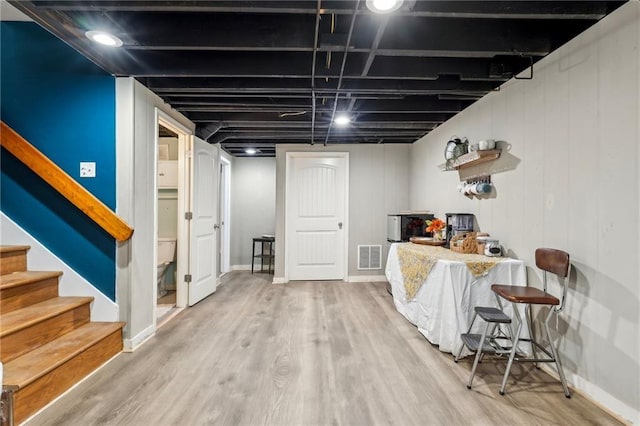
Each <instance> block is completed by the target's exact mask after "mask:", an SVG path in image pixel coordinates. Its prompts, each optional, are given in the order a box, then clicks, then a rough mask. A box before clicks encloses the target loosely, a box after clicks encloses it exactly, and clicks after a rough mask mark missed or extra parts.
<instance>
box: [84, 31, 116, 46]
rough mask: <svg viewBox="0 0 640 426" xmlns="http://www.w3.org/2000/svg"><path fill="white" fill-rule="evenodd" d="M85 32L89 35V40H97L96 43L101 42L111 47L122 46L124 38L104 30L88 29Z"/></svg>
mask: <svg viewBox="0 0 640 426" xmlns="http://www.w3.org/2000/svg"><path fill="white" fill-rule="evenodd" d="M84 34H85V35H86V36H87V38H88V39H89V40H91V41H95V42H96V43H100V44H102V45H105V46H109V47H120V46H122V40H120V39H119V38H118V37H116V36H114V35H112V34H109V33H107V32H104V31H87V32H86V33H84Z"/></svg>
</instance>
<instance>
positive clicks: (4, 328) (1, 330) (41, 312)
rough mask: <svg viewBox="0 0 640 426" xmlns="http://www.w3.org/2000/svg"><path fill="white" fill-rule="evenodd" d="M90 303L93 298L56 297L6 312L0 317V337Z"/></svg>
mask: <svg viewBox="0 0 640 426" xmlns="http://www.w3.org/2000/svg"><path fill="white" fill-rule="evenodd" d="M92 301H93V297H56V298H54V299H49V300H45V301H44V302H40V303H36V304H34V305H30V306H27V307H24V308H21V309H17V310H15V311H11V312H7V313H5V314H3V315H2V317H0V337H2V336H6V335H9V334H12V333H15V332H16V331H18V330H22V329H24V328H27V327H30V326H32V325H34V324H37V323H38V322H41V321H44V320H46V319H48V318H52V317H54V316H56V315H59V314H61V313H63V312H66V311H70V310H72V309H74V308H77V307H78V306H82V305H84V304H86V303H91V302H92Z"/></svg>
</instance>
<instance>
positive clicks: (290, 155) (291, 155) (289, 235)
mask: <svg viewBox="0 0 640 426" xmlns="http://www.w3.org/2000/svg"><path fill="white" fill-rule="evenodd" d="M295 158H343V159H345V160H346V161H345V179H346V187H345V190H344V197H345V199H344V209H345V211H344V225H343V228H342V229H343V231H344V259H343V271H342V280H343V281H348V280H349V153H348V152H313V151H307V152H291V151H290V152H287V153H286V167H285V207H284V211H285V214H284V235H285V246H284V282H289V254H290V251H289V250H290V247H292V245H291V241H292V239H293V232H292V229H291V226H290V225H289V219H288V218H290V217H292V214H293V213H292V212H290V211H289V210H290V209H291V208H292V207H293V203H290V202H289V200H291V192H292V191H293V184H292V182H291V180H290V179H291V169H292V163H293V160H294V159H295Z"/></svg>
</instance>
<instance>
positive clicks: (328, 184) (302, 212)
mask: <svg viewBox="0 0 640 426" xmlns="http://www.w3.org/2000/svg"><path fill="white" fill-rule="evenodd" d="M286 173H287V191H286V193H287V196H286V204H287V207H286V212H287V214H286V225H285V227H286V245H285V251H286V255H285V256H286V262H287V265H286V267H285V269H286V275H287V276H288V279H290V280H335V279H345V280H346V279H347V207H348V181H349V179H348V176H349V153H346V152H341V153H294V152H289V153H287V171H286Z"/></svg>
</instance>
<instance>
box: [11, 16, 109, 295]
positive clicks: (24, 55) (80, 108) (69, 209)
mask: <svg viewBox="0 0 640 426" xmlns="http://www.w3.org/2000/svg"><path fill="white" fill-rule="evenodd" d="M0 37H1V38H0V42H1V46H0V47H1V51H0V55H1V57H2V61H1V63H0V72H1V74H0V79H1V86H0V90H1V92H0V96H1V99H2V101H1V102H0V115H1V117H2V120H3V121H4V122H5V123H7V124H8V125H9V126H10V127H12V128H13V129H14V130H16V131H17V132H18V133H20V134H21V135H22V136H23V137H25V138H26V139H27V140H28V141H29V142H30V143H31V144H33V145H35V146H36V147H37V148H38V149H39V150H40V151H42V152H43V153H44V154H45V155H47V156H48V157H49V158H50V159H51V160H52V161H53V162H55V163H56V164H57V165H58V166H60V167H61V168H62V169H63V170H65V171H66V172H67V173H68V174H69V175H71V176H72V177H73V178H74V179H76V180H77V181H78V182H80V184H82V185H83V186H84V187H85V188H87V189H88V190H89V191H90V192H91V193H92V194H94V195H95V196H96V197H98V198H99V199H100V200H101V201H102V202H103V203H105V204H106V205H107V206H109V207H110V208H112V209H115V181H116V180H115V179H116V177H115V79H114V77H112V76H110V75H109V74H107V73H106V72H104V71H103V70H102V69H100V68H99V67H97V66H96V65H95V64H93V63H92V62H90V61H89V60H87V59H86V58H84V57H83V56H82V55H80V54H79V53H78V52H76V51H75V50H73V49H72V48H70V47H69V46H67V45H66V44H65V43H63V42H62V41H60V40H58V39H57V38H55V37H54V36H52V35H51V34H49V33H48V32H47V31H45V30H43V29H42V28H40V27H39V26H38V25H36V24H34V23H30V22H2V23H0ZM0 161H1V162H0V169H1V175H0V203H1V208H2V211H3V212H4V213H5V214H7V215H8V216H9V217H11V218H12V219H13V220H15V221H16V223H18V224H19V225H20V226H22V227H23V228H25V229H26V230H27V231H28V232H29V233H30V234H32V235H33V236H34V237H36V238H37V239H38V240H39V241H41V242H42V243H43V244H44V245H46V246H47V247H48V248H49V249H50V250H51V251H52V252H53V253H55V254H56V255H57V256H58V257H60V258H61V259H62V260H64V261H65V262H66V263H67V264H69V266H71V267H72V268H73V269H75V270H76V271H77V272H78V273H80V274H81V275H82V276H84V277H85V278H86V279H87V280H88V281H89V282H91V283H92V284H93V285H94V286H96V287H97V288H98V289H100V290H101V291H102V292H103V293H105V294H106V295H107V296H108V297H110V298H111V299H112V300H115V249H116V243H115V240H114V239H113V238H112V237H111V236H109V235H108V234H107V233H106V232H104V231H103V230H102V229H101V228H100V227H98V226H97V225H96V224H95V223H93V221H91V220H90V219H88V218H87V217H86V216H85V215H84V214H83V213H82V212H80V211H79V210H78V209H76V208H75V207H73V205H71V204H70V203H69V202H68V201H67V200H65V199H64V198H63V197H62V196H60V195H59V194H58V193H57V192H56V191H55V190H53V189H52V188H51V187H50V186H49V185H47V184H46V183H44V182H43V181H42V180H41V179H40V178H38V177H37V176H35V175H34V174H33V173H32V172H31V171H29V169H27V168H26V167H25V166H23V165H22V163H20V162H19V161H17V160H16V159H15V158H14V157H13V156H12V155H11V154H9V153H7V152H6V151H5V150H2V153H1V158H0ZM81 161H95V162H96V163H97V166H96V171H97V176H96V178H82V179H81V178H80V177H79V172H80V167H79V166H80V162H81ZM10 243H11V242H10V241H3V244H10Z"/></svg>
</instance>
